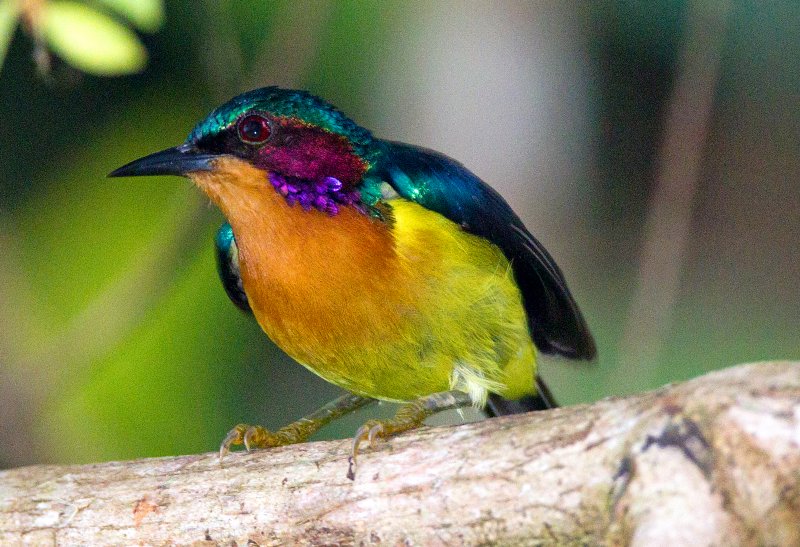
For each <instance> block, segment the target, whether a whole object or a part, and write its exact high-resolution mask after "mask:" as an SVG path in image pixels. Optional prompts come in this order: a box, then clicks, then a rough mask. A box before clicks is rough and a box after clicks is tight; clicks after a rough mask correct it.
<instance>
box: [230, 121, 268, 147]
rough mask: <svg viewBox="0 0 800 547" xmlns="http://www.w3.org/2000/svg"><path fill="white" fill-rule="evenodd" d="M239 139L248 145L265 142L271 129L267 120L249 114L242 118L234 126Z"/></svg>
mask: <svg viewBox="0 0 800 547" xmlns="http://www.w3.org/2000/svg"><path fill="white" fill-rule="evenodd" d="M236 129H237V131H238V132H239V138H240V139H242V141H243V142H246V143H248V144H262V143H265V142H267V139H269V135H270V133H272V128H270V126H269V120H268V119H267V118H265V117H264V116H261V115H260V114H249V115H247V116H244V117H243V118H242V119H241V120H239V122H238V123H237V124H236Z"/></svg>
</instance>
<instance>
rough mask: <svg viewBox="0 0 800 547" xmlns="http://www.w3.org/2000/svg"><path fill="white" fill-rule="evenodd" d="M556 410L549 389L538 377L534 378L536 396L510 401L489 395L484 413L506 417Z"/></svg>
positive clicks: (554, 401) (556, 406)
mask: <svg viewBox="0 0 800 547" xmlns="http://www.w3.org/2000/svg"><path fill="white" fill-rule="evenodd" d="M551 408H558V403H556V400H555V398H554V397H553V394H552V393H550V388H548V387H547V384H545V383H544V381H543V380H542V379H541V378H540V377H538V376H537V377H536V395H527V396H525V397H523V398H521V399H517V400H515V401H510V400H507V399H503V398H502V397H500V396H499V395H496V394H494V393H492V394H490V395H489V400H488V401H487V402H486V408H485V409H484V410H485V412H486V413H487V414H488V415H489V416H490V417H495V416H507V415H509V414H524V413H525V412H533V411H534V410H548V409H551Z"/></svg>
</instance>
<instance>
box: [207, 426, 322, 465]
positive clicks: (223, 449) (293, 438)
mask: <svg viewBox="0 0 800 547" xmlns="http://www.w3.org/2000/svg"><path fill="white" fill-rule="evenodd" d="M315 426H316V424H314V423H312V422H310V421H309V420H306V419H303V420H298V421H297V422H294V423H291V424H289V425H287V426H285V427H282V428H281V429H279V430H278V431H275V432H272V431H270V430H268V429H266V428H263V427H261V426H260V425H248V424H239V425H237V426H236V427H234V428H233V429H231V430H230V431H229V432H228V434H227V435H225V439H223V441H222V444H221V445H220V447H219V459H220V461H221V460H222V459H223V458H224V457H225V455H226V454H228V452H230V449H231V447H232V446H238V445H242V444H243V445H244V448H245V450H247V451H248V452H250V450H251V449H253V448H274V447H276V446H286V445H289V444H296V443H302V442H304V441H305V440H307V439H308V437H310V436H311V434H312V433H313V432H314V431H316V430H317V429H318V427H315Z"/></svg>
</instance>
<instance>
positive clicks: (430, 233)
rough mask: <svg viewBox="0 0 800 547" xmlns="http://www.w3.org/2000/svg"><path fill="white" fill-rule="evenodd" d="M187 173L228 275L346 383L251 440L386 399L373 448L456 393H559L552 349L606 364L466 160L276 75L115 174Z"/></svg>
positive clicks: (556, 282) (481, 398)
mask: <svg viewBox="0 0 800 547" xmlns="http://www.w3.org/2000/svg"><path fill="white" fill-rule="evenodd" d="M149 175H178V176H183V177H188V178H189V179H191V180H192V181H193V182H194V184H195V185H196V186H197V187H198V188H199V189H201V190H202V191H203V192H205V194H206V195H207V196H208V197H209V198H210V200H211V201H212V202H213V203H214V204H216V206H218V207H219V209H220V210H221V211H222V213H223V215H224V216H225V219H226V222H225V223H224V224H223V225H222V226H221V227H220V229H219V230H218V232H217V234H216V238H215V246H216V258H217V265H218V270H219V275H220V278H221V281H222V284H223V287H224V289H225V291H226V293H227V295H228V296H229V297H230V299H231V300H232V301H233V303H234V304H236V306H238V307H239V308H241V309H242V310H244V311H245V312H247V313H251V314H252V315H253V316H254V317H255V319H256V321H257V322H258V324H259V325H260V326H261V328H262V330H263V331H264V332H265V333H266V335H267V336H268V337H269V338H270V339H272V341H274V342H275V344H277V346H278V347H279V348H281V349H282V350H283V351H284V352H285V353H286V354H288V355H289V356H290V357H292V358H293V359H294V360H295V361H297V362H298V363H300V364H301V365H303V366H305V367H306V368H308V369H309V370H311V371H312V372H314V373H315V374H317V375H318V376H320V377H322V378H323V379H325V380H327V381H328V382H330V383H332V384H335V385H337V386H339V387H340V388H343V390H344V391H345V394H344V395H342V396H340V397H338V398H337V399H335V400H334V401H332V402H331V403H329V404H327V405H325V406H323V407H322V408H320V409H319V410H318V411H316V412H314V413H312V414H310V415H308V416H305V417H303V418H301V419H299V420H298V421H296V422H293V423H291V424H289V425H287V426H285V427H283V428H281V429H278V430H277V431H270V430H268V429H266V428H264V427H262V426H254V425H249V424H239V425H237V426H236V427H234V428H233V429H231V431H230V432H229V433H228V434H227V435H226V436H225V438H224V440H223V441H222V444H221V446H220V457H223V456H224V455H225V454H227V453H228V451H229V450H230V449H231V448H232V447H233V446H237V445H244V446H245V448H246V449H247V450H250V449H251V448H269V447H274V446H282V445H287V444H293V443H298V442H304V441H306V440H307V439H308V438H309V437H310V436H311V435H312V434H313V433H314V432H316V431H317V430H318V429H320V428H321V427H323V426H324V425H325V424H327V423H329V422H330V421H331V420H333V419H336V418H338V417H340V416H342V415H344V414H347V413H348V412H352V411H354V410H356V409H358V408H361V407H363V406H365V405H367V404H370V403H372V402H374V401H376V400H377V401H391V402H395V403H401V405H402V406H400V408H399V410H398V411H397V414H396V415H395V416H394V418H390V419H384V420H368V421H367V422H366V423H365V424H364V425H363V426H361V427H360V428H359V429H358V430H357V432H356V434H355V436H354V439H353V445H352V452H351V464H352V463H353V462H355V459H356V456H357V454H358V452H359V447H360V445H361V444H363V443H364V442H367V441H368V442H369V444H370V445H374V443H375V442H376V441H377V440H378V439H388V438H390V437H392V436H394V435H397V434H399V433H402V432H404V431H408V430H411V429H414V428H416V427H418V426H420V425H422V423H423V421H424V420H425V419H426V418H427V417H429V416H430V415H432V414H434V413H437V412H440V411H443V410H447V409H453V408H463V407H467V406H474V407H478V408H485V409H486V410H487V413H488V414H489V415H490V416H496V415H503V414H510V413H520V412H526V411H529V410H543V409H547V408H552V407H554V406H556V403H555V400H554V398H553V396H552V394H551V393H550V391H549V389H548V388H547V386H546V385H545V383H544V382H543V381H542V379H541V375H539V374H537V361H538V359H539V357H540V356H541V355H542V354H546V355H555V356H560V357H563V358H566V359H572V360H579V361H587V362H591V361H594V360H595V358H596V355H597V348H596V344H595V342H594V339H593V337H592V335H591V333H590V331H589V328H588V326H587V323H586V321H585V320H584V318H583V316H582V314H581V312H580V310H579V308H578V305H577V304H576V302H575V300H574V298H573V296H572V294H571V293H570V291H569V289H568V287H567V284H566V281H565V279H564V275H563V273H562V272H561V270H560V269H559V267H558V266H557V265H556V262H555V260H554V259H553V258H552V256H551V255H550V253H548V252H547V250H545V248H544V246H543V245H542V244H541V243H540V242H539V241H538V240H537V239H536V238H534V236H533V235H531V233H530V232H529V231H528V229H527V228H526V227H525V225H524V224H523V223H522V221H521V220H520V218H519V217H518V216H517V215H516V214H515V213H514V211H513V210H512V208H511V207H510V206H509V205H508V203H507V202H506V201H505V200H504V199H503V197H501V195H500V194H499V193H498V192H497V191H495V190H494V189H493V188H492V187H490V186H489V185H488V184H486V183H485V182H483V181H482V180H481V179H480V178H478V177H477V176H476V175H475V174H473V173H472V172H471V171H469V170H468V169H467V168H466V167H464V166H463V165H462V164H461V163H459V162H458V161H456V160H453V159H451V158H449V157H447V156H445V155H444V154H441V153H439V152H436V151H433V150H429V149H426V148H422V147H419V146H415V145H411V144H404V143H401V142H394V141H390V140H384V139H380V138H378V137H376V136H373V134H372V133H371V132H370V131H369V130H367V129H365V128H363V127H361V126H360V125H358V124H357V123H355V122H354V121H353V120H352V119H350V118H349V117H347V116H346V115H345V114H344V113H342V112H341V111H340V110H338V109H337V108H336V107H334V106H333V105H331V104H330V103H328V102H326V101H325V100H323V99H321V98H319V97H317V96H315V95H313V94H311V93H309V92H307V91H303V90H292V89H283V88H279V87H264V88H259V89H255V90H252V91H248V92H246V93H243V94H240V95H238V96H236V97H234V98H233V99H231V100H230V101H228V102H226V103H225V104H223V105H221V106H219V107H218V108H216V109H215V110H213V111H212V112H211V113H210V114H209V115H208V116H207V117H206V118H205V119H204V120H202V121H200V122H199V123H198V124H197V125H196V126H195V127H194V128H193V129H192V131H191V133H190V134H189V136H188V137H187V139H186V141H185V142H184V143H183V144H180V145H178V146H175V147H172V148H168V149H166V150H163V151H161V152H156V153H153V154H150V155H148V156H145V157H143V158H140V159H137V160H135V161H132V162H130V163H128V164H126V165H124V166H122V167H120V168H118V169H116V170H114V171H113V172H111V173H110V174H109V176H111V177H127V176H149Z"/></svg>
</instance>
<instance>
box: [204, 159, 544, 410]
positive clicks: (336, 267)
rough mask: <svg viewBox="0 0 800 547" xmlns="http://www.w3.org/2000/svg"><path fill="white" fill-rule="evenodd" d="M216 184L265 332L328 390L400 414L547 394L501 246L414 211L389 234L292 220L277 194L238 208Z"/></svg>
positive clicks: (255, 197) (250, 198) (362, 219)
mask: <svg viewBox="0 0 800 547" xmlns="http://www.w3.org/2000/svg"><path fill="white" fill-rule="evenodd" d="M237 168H239V167H237ZM241 169H245V167H241ZM204 183H205V185H206V188H204V189H206V191H207V192H208V193H209V195H211V196H212V198H213V199H214V200H215V201H217V203H218V204H219V205H220V206H221V207H222V209H223V212H224V213H225V214H226V216H227V217H228V219H229V221H230V222H231V225H232V226H233V230H234V233H235V234H236V240H237V245H238V247H239V259H240V267H241V274H242V280H243V284H244V289H245V292H246V293H247V296H248V299H249V302H250V305H251V307H252V309H253V312H254V314H255V316H256V319H257V320H258V322H259V324H260V325H261V327H262V328H263V329H264V331H265V332H266V333H267V334H268V335H269V336H270V338H272V340H273V341H274V342H275V343H276V344H277V345H278V346H279V347H281V349H283V350H284V351H285V352H286V353H287V354H289V355H290V356H291V357H293V358H294V359H295V360H297V361H298V362H300V363H301V364H303V365H304V366H306V367H308V368H309V369H310V370H312V371H313V372H315V373H316V374H318V375H319V376H321V377H323V378H325V379H326V380H328V381H330V382H332V383H334V384H337V385H339V386H341V387H343V388H345V389H347V390H350V391H352V392H355V393H358V394H361V395H365V396H368V397H374V398H377V399H384V400H392V401H408V400H412V399H415V398H418V397H420V396H424V395H428V394H431V393H435V392H440V391H447V390H449V389H453V388H455V389H461V390H463V391H467V392H469V393H470V394H471V395H472V397H473V400H475V401H476V404H481V403H482V402H483V400H485V397H486V395H487V392H496V393H499V394H500V395H502V396H504V397H507V398H518V397H520V396H522V395H526V394H532V393H534V392H535V388H534V373H535V367H536V357H535V349H534V346H533V344H532V342H531V339H530V335H529V333H528V326H527V319H526V316H525V312H524V310H523V307H522V300H521V295H520V293H519V289H518V288H517V286H516V283H515V281H514V278H513V274H512V270H511V267H510V265H509V263H508V260H507V259H506V258H505V256H504V255H503V254H502V252H501V251H500V250H499V249H498V248H497V247H496V246H495V245H493V244H490V243H488V242H487V241H486V240H484V239H482V238H478V237H475V236H472V235H470V234H467V233H466V232H464V231H463V230H461V228H460V227H459V226H457V225H456V224H454V223H453V222H451V221H449V220H447V219H446V218H444V217H443V216H441V215H439V214H437V213H435V212H432V211H429V210H427V209H425V208H423V207H421V206H420V205H417V204H416V203H413V202H409V201H406V200H403V199H400V198H398V199H394V200H391V201H390V202H388V203H389V205H390V206H391V217H392V219H393V220H392V222H390V223H389V226H388V227H387V225H386V224H384V223H380V222H378V221H376V220H374V219H371V218H369V217H367V216H365V215H363V214H361V213H359V212H357V211H355V210H352V209H351V208H343V210H342V211H341V212H340V213H339V214H338V215H337V216H335V217H329V216H327V215H326V214H324V213H320V212H318V211H308V212H306V211H303V210H302V209H301V208H299V207H289V206H288V205H287V204H286V203H285V201H284V200H283V198H282V197H281V196H280V195H278V194H277V193H276V192H275V191H274V190H273V189H272V188H270V187H268V185H267V186H263V185H262V186H257V185H255V186H248V187H247V188H245V189H244V190H246V192H243V188H241V187H240V188H238V189H237V192H236V193H235V194H232V196H235V199H233V198H230V197H229V196H227V195H226V194H225V192H226V190H225V187H222V186H214V185H213V184H214V181H213V180H210V181H204ZM209 187H210V188H211V190H209ZM215 192H216V193H215ZM245 194H246V195H245ZM242 196H244V197H242Z"/></svg>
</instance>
